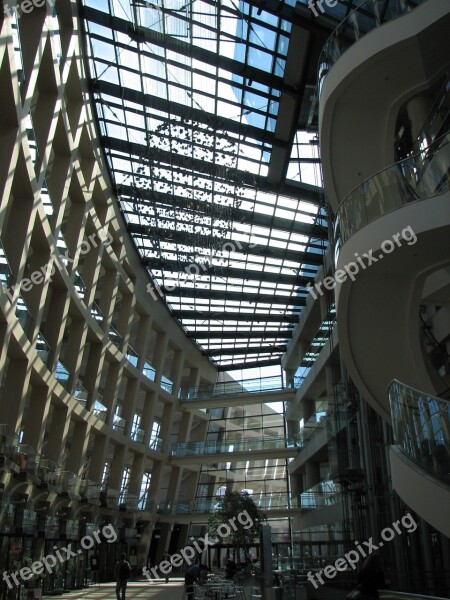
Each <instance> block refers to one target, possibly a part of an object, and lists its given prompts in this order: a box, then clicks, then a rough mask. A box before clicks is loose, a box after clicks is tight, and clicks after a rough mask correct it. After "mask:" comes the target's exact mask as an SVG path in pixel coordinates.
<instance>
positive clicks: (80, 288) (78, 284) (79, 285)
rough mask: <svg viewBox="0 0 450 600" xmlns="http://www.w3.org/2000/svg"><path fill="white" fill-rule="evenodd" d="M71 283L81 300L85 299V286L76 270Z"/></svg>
mask: <svg viewBox="0 0 450 600" xmlns="http://www.w3.org/2000/svg"><path fill="white" fill-rule="evenodd" d="M73 285H74V288H75V289H76V291H77V293H78V295H79V296H80V298H81V299H82V300H85V299H86V292H87V287H86V284H85V283H84V281H83V279H82V277H81V275H80V274H79V273H78V271H75V276H74V279H73Z"/></svg>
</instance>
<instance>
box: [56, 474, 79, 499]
mask: <svg viewBox="0 0 450 600" xmlns="http://www.w3.org/2000/svg"><path fill="white" fill-rule="evenodd" d="M58 485H59V486H60V488H61V492H62V493H63V494H70V495H72V496H78V495H79V494H80V485H81V478H80V477H79V476H78V475H75V473H72V472H71V471H61V473H60V475H59V482H58Z"/></svg>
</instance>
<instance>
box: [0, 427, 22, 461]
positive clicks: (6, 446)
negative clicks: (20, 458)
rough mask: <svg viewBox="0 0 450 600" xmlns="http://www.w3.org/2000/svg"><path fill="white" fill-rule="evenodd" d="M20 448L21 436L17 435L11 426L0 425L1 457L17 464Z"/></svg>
mask: <svg viewBox="0 0 450 600" xmlns="http://www.w3.org/2000/svg"><path fill="white" fill-rule="evenodd" d="M19 446H20V444H19V436H18V435H17V433H14V431H13V430H12V429H11V427H9V425H3V424H2V425H0V456H4V457H5V458H7V459H8V460H11V461H13V462H14V463H15V462H16V460H17V457H16V455H17V453H18V452H19Z"/></svg>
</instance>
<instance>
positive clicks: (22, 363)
mask: <svg viewBox="0 0 450 600" xmlns="http://www.w3.org/2000/svg"><path fill="white" fill-rule="evenodd" d="M29 381H30V371H29V370H28V361H27V360H17V359H10V361H9V365H8V370H7V373H6V377H5V379H4V381H3V386H2V387H3V390H2V402H1V403H0V420H1V422H2V423H4V424H6V425H9V426H10V427H11V429H12V430H13V431H15V432H16V433H19V431H20V428H21V426H22V419H23V411H24V409H25V398H26V390H27V389H28V384H29Z"/></svg>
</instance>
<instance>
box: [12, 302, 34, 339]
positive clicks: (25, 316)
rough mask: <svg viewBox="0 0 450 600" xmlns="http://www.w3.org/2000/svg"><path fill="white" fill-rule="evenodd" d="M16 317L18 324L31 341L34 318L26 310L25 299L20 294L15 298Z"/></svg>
mask: <svg viewBox="0 0 450 600" xmlns="http://www.w3.org/2000/svg"><path fill="white" fill-rule="evenodd" d="M16 317H17V320H18V321H19V323H20V325H21V326H22V329H23V330H24V332H25V335H26V336H27V338H28V339H29V340H30V341H31V338H32V336H33V329H34V319H33V317H32V316H31V313H30V311H29V310H28V307H27V305H26V304H25V301H24V299H23V298H22V296H18V298H17V305H16Z"/></svg>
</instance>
